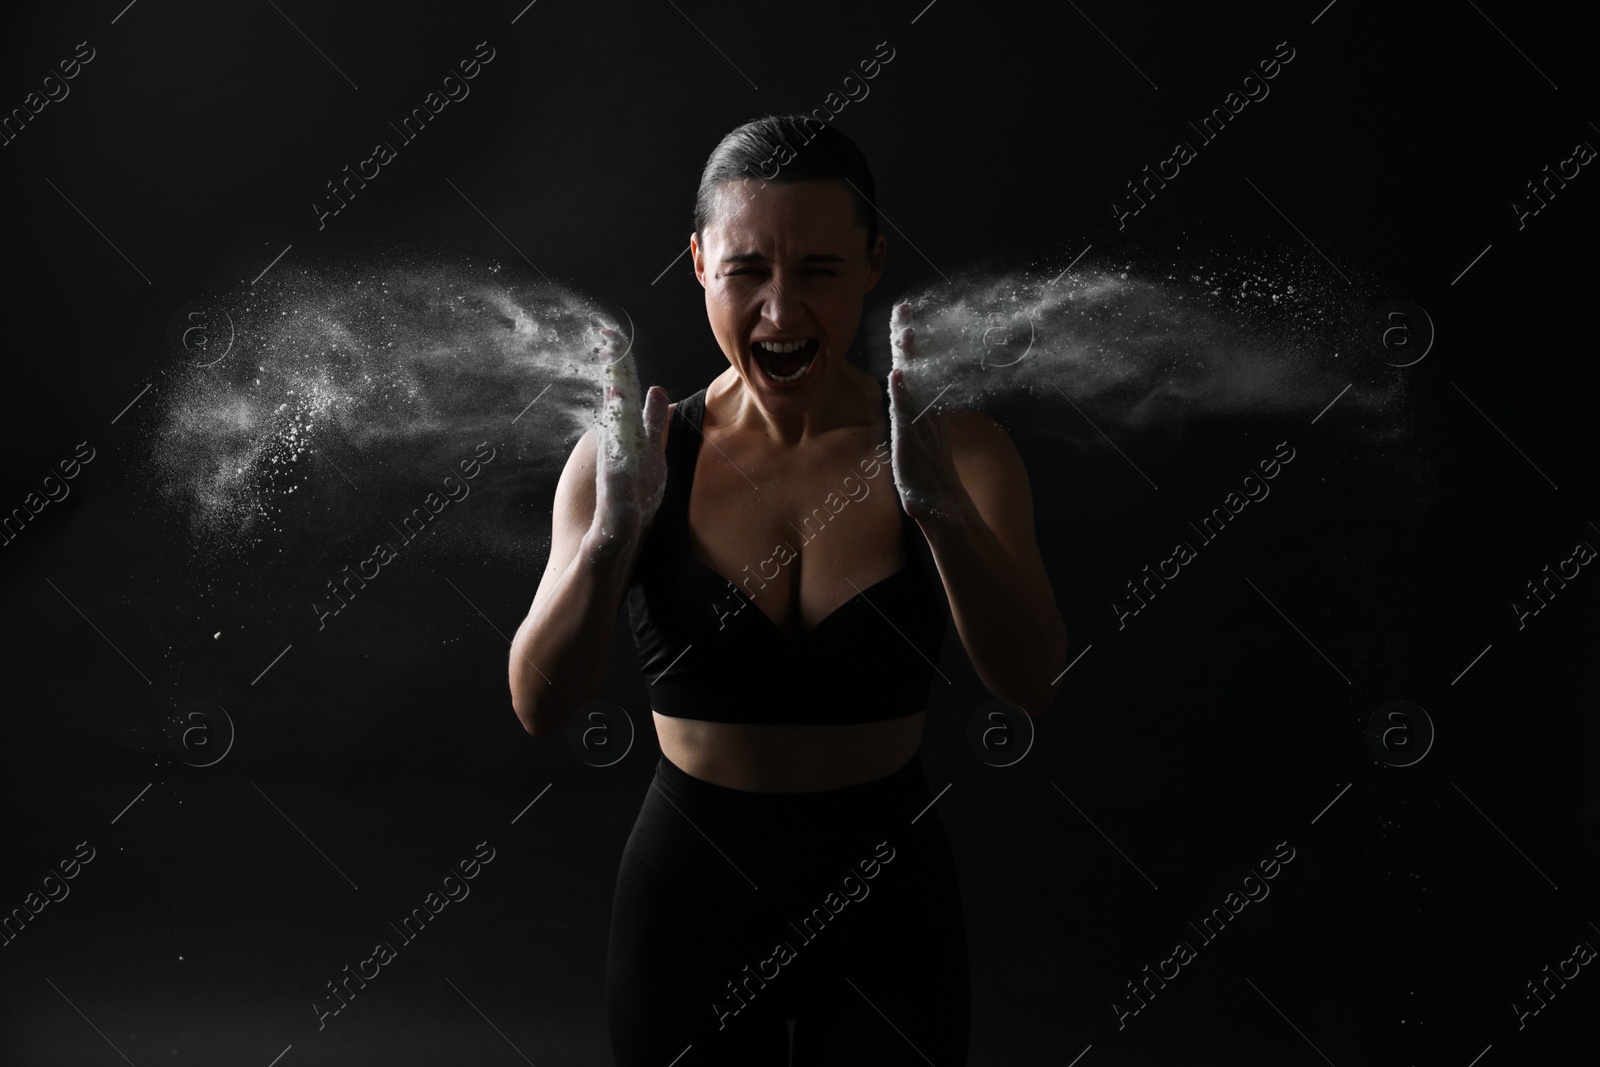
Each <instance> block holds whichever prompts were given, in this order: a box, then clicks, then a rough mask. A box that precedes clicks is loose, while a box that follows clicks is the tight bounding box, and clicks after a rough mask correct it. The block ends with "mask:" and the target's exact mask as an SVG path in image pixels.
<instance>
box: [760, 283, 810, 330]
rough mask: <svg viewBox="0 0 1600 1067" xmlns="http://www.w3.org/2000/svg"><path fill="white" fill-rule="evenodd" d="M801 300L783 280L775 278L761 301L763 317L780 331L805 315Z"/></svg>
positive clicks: (768, 285) (768, 284)
mask: <svg viewBox="0 0 1600 1067" xmlns="http://www.w3.org/2000/svg"><path fill="white" fill-rule="evenodd" d="M803 313H804V312H803V310H802V308H801V305H800V300H799V298H798V297H797V295H796V294H795V292H794V290H793V288H792V287H791V286H789V285H788V284H787V283H786V282H784V281H783V280H781V279H778V278H774V279H773V280H772V281H770V282H768V283H767V288H766V292H765V293H764V294H763V295H762V299H761V317H762V318H764V319H766V320H767V321H768V322H770V323H772V325H773V326H774V327H775V328H776V329H779V330H783V329H787V328H788V326H789V325H790V324H791V323H793V322H795V321H796V320H798V319H799V318H800V317H801V315H802V314H803Z"/></svg>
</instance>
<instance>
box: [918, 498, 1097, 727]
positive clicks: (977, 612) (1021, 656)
mask: <svg viewBox="0 0 1600 1067" xmlns="http://www.w3.org/2000/svg"><path fill="white" fill-rule="evenodd" d="M919 525H920V526H921V527H922V532H923V535H924V536H925V537H926V538H927V539H928V545H929V547H930V548H931V549H932V550H933V558H934V562H935V563H937V564H938V567H939V575H940V577H941V578H942V579H943V580H944V587H945V592H946V594H947V595H948V596H949V599H950V614H951V617H952V618H953V619H954V621H955V625H956V632H957V634H959V635H960V637H961V643H962V645H963V646H965V648H966V649H967V654H968V656H969V657H970V658H971V660H972V665H973V668H974V669H975V670H976V671H977V673H978V678H979V679H980V680H981V681H982V682H983V684H984V685H985V686H986V687H987V688H988V689H989V691H990V692H991V693H993V694H994V695H995V696H997V697H999V698H1000V699H1002V700H1005V701H1008V702H1010V703H1012V704H1016V705H1017V706H1018V707H1020V708H1022V709H1023V710H1024V711H1026V712H1028V713H1029V714H1030V715H1037V714H1039V713H1041V712H1042V711H1044V710H1045V708H1047V707H1049V706H1050V703H1051V701H1052V700H1054V698H1055V692H1056V689H1057V686H1058V682H1057V681H1056V680H1055V679H1057V678H1058V676H1059V674H1060V672H1061V669H1062V667H1064V666H1065V665H1066V654H1067V629H1066V623H1065V622H1063V621H1062V618H1061V613H1060V612H1059V611H1058V610H1057V609H1056V606H1055V603H1054V601H1053V600H1052V599H1051V596H1050V593H1049V589H1048V587H1045V586H1041V585H1039V584H1038V583H1036V582H1032V581H1030V580H1029V578H1028V576H1027V574H1026V573H1025V572H1024V571H1023V569H1022V567H1021V566H1020V565H1019V564H1018V563H1017V562H1016V560H1014V559H1012V558H1011V554H1010V553H1009V552H1008V551H1007V550H1006V548H1005V546H1004V545H1003V544H1002V543H1001V542H1000V539H999V538H998V537H996V536H995V534H994V531H993V530H991V529H990V528H989V526H988V524H986V523H985V522H984V521H983V517H982V516H981V515H979V513H978V509H977V507H976V506H975V505H974V504H973V503H972V499H971V498H970V497H968V496H965V495H963V496H962V497H961V498H960V503H959V504H958V505H956V506H954V507H950V508H946V509H945V514H943V515H941V516H939V517H937V518H930V519H927V520H925V521H922V522H920V523H919Z"/></svg>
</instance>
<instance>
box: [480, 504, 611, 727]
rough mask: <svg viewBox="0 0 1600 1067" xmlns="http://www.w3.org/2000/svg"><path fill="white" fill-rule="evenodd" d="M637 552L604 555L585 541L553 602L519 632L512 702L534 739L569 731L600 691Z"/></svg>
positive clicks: (537, 609)
mask: <svg viewBox="0 0 1600 1067" xmlns="http://www.w3.org/2000/svg"><path fill="white" fill-rule="evenodd" d="M636 548H637V545H628V546H625V547H618V546H615V545H612V546H609V547H605V546H603V543H602V541H601V539H599V538H598V537H595V536H593V535H585V537H584V539H583V541H582V543H581V544H580V545H579V548H578V551H577V553H576V554H574V555H573V557H572V560H571V562H570V563H568V564H567V568H566V570H565V571H563V572H562V574H561V577H560V579H559V580H558V581H557V582H556V584H555V585H554V586H553V587H552V589H551V591H550V594H549V595H548V596H547V597H546V598H545V599H543V600H542V601H540V602H539V603H538V604H536V605H534V606H533V608H532V609H530V610H529V612H528V615H527V617H526V618H525V619H523V620H522V625H521V626H519V627H518V628H517V633H516V636H515V637H513V638H512V641H511V657H510V667H509V673H510V684H511V702H512V707H513V708H514V709H515V710H516V713H517V718H518V719H520V720H521V721H522V725H523V727H524V728H525V729H526V730H527V731H528V732H529V733H531V734H533V735H534V736H536V737H542V736H544V735H546V734H551V733H555V732H556V731H558V730H561V729H563V728H564V727H565V726H566V724H567V720H568V719H569V718H570V717H571V715H572V713H573V711H575V710H576V709H577V708H579V707H581V706H582V705H583V704H585V703H587V702H588V701H590V700H592V699H593V698H594V694H595V693H596V692H598V691H599V689H600V683H601V681H602V679H603V678H604V675H605V666H606V652H607V649H608V647H609V646H610V643H611V635H612V632H613V629H614V628H615V626H616V620H617V610H618V608H619V607H620V606H621V603H622V597H623V594H624V591H625V589H626V583H627V578H628V574H629V570H630V565H631V563H632V559H633V555H634V552H635V550H636Z"/></svg>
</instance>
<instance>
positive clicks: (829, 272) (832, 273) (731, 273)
mask: <svg viewBox="0 0 1600 1067" xmlns="http://www.w3.org/2000/svg"><path fill="white" fill-rule="evenodd" d="M723 273H724V274H726V275H727V276H728V277H733V276H734V275H738V274H758V273H761V272H760V271H754V270H730V271H724V272H723ZM800 273H801V274H827V275H830V276H836V275H837V274H838V273H839V272H838V271H833V270H824V269H823V268H822V267H812V268H810V269H808V270H803V271H801V272H800Z"/></svg>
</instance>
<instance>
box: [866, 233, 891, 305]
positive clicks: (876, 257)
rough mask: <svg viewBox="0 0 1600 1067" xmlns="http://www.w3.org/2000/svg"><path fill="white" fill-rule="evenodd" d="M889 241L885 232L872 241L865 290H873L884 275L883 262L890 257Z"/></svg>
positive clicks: (868, 256) (868, 254) (868, 255)
mask: <svg viewBox="0 0 1600 1067" xmlns="http://www.w3.org/2000/svg"><path fill="white" fill-rule="evenodd" d="M888 251H889V243H888V241H887V240H885V238H884V236H883V234H881V233H880V234H878V239H877V240H876V241H873V242H872V250H871V251H870V252H868V253H867V287H866V289H864V290H863V292H871V291H872V290H873V288H874V287H875V286H876V285H877V284H878V279H880V278H882V277H883V264H884V261H885V260H886V259H887V258H888Z"/></svg>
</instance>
